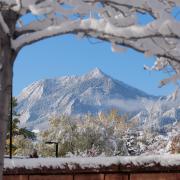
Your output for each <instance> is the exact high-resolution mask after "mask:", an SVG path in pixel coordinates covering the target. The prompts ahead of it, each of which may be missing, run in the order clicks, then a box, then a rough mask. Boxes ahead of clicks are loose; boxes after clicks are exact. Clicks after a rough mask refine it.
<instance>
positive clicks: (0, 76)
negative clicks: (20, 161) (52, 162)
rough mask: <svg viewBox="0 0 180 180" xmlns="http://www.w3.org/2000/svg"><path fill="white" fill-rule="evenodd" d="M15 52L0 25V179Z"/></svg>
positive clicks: (0, 179)
mask: <svg viewBox="0 0 180 180" xmlns="http://www.w3.org/2000/svg"><path fill="white" fill-rule="evenodd" d="M14 59H15V52H13V50H12V49H11V44H10V38H9V36H8V35H7V34H5V33H4V32H3V30H2V28H1V27H0V180H2V174H3V164H4V149H5V141H6V131H7V122H8V118H9V112H10V104H11V90H12V76H13V62H14Z"/></svg>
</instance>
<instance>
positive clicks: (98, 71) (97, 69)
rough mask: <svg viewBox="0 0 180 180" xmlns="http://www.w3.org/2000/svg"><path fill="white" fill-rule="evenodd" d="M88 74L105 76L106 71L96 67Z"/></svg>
mask: <svg viewBox="0 0 180 180" xmlns="http://www.w3.org/2000/svg"><path fill="white" fill-rule="evenodd" d="M87 75H88V76H91V77H102V76H104V73H103V72H102V71H101V70H100V69H99V68H97V67H96V68H94V69H92V70H91V71H90V72H89V73H88V74H87Z"/></svg>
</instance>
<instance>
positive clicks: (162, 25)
mask: <svg viewBox="0 0 180 180" xmlns="http://www.w3.org/2000/svg"><path fill="white" fill-rule="evenodd" d="M1 1H2V2H5V1H4V0H0V2H1ZM13 2H14V4H15V5H14V6H12V10H14V11H16V12H19V14H20V19H19V21H18V22H21V24H20V26H18V25H17V27H16V31H15V36H14V38H13V40H12V48H13V49H14V50H16V51H18V50H20V49H21V48H22V47H24V46H25V45H28V44H31V43H33V42H36V41H39V40H41V39H44V38H48V37H52V36H57V35H62V34H68V33H72V34H77V35H79V33H81V34H83V37H84V36H90V37H94V38H98V39H101V40H105V41H109V42H110V43H112V50H113V51H123V50H124V49H123V48H122V47H121V46H125V47H127V48H132V49H135V50H137V51H139V52H142V53H144V55H145V56H155V57H157V61H156V64H155V65H154V66H153V67H152V68H149V69H151V70H163V69H164V68H166V67H167V66H172V68H173V69H174V72H175V73H176V74H179V73H180V67H179V65H178V64H180V51H179V48H180V22H179V21H178V20H177V19H176V17H175V15H174V14H173V10H174V8H180V1H179V0H163V1H162V0H151V1H149V0H138V1H134V0H129V1H127V0H32V1H29V0H23V1H22V0H16V1H15V0H14V1H13ZM26 14H28V15H29V14H30V15H31V17H32V21H30V22H29V23H28V24H27V23H25V22H23V21H26V20H25V19H26V18H22V17H23V16H25V15H26ZM142 14H143V15H149V16H151V18H152V20H151V21H150V22H146V23H144V24H141V23H139V22H140V19H141V16H142ZM146 69H148V68H147V67H146ZM178 77H179V76H178V75H176V76H175V77H174V78H173V79H177V78H178ZM163 82H169V80H168V81H167V80H166V81H163Z"/></svg>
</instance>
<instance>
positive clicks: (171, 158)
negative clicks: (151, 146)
mask: <svg viewBox="0 0 180 180" xmlns="http://www.w3.org/2000/svg"><path fill="white" fill-rule="evenodd" d="M113 165H117V166H123V167H134V166H137V167H138V166H139V167H140V166H141V167H142V166H144V167H153V166H156V165H158V166H161V167H173V166H176V167H177V166H178V167H180V155H151V156H124V157H122V156H117V157H89V158H79V157H75V158H74V157H73V158H37V159H35V158H33V159H5V163H4V170H7V169H8V170H10V169H14V168H17V169H18V168H21V169H23V168H24V169H26V170H31V169H37V168H39V169H42V168H51V169H52V168H53V169H69V170H74V169H77V167H78V168H80V169H82V170H83V169H100V168H102V167H110V166H113Z"/></svg>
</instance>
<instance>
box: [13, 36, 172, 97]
mask: <svg viewBox="0 0 180 180" xmlns="http://www.w3.org/2000/svg"><path fill="white" fill-rule="evenodd" d="M153 62H154V58H146V57H144V55H143V54H140V53H137V52H135V51H133V50H128V51H127V52H124V53H113V52H112V51H111V46H110V44H109V43H106V42H101V41H99V40H95V39H87V38H84V39H80V40H79V39H77V38H76V37H75V36H74V35H65V36H59V37H54V38H49V39H47V40H43V41H40V42H37V43H35V44H33V45H30V46H27V47H25V48H23V49H22V50H21V52H20V53H19V55H18V57H17V59H16V62H15V67H14V95H15V96H16V95H18V94H19V93H20V91H21V90H22V89H23V88H24V87H26V86H27V85H29V84H30V83H32V82H34V81H36V80H40V79H44V78H52V77H59V76H64V75H82V74H85V73H87V72H88V71H90V70H92V69H93V68H95V67H98V68H100V69H101V70H102V71H103V72H105V73H106V74H108V75H110V76H112V77H114V78H116V79H118V80H121V81H123V82H125V83H127V84H129V85H131V86H134V87H136V88H139V89H141V90H144V91H145V92H148V93H150V94H154V95H166V94H169V93H171V92H172V91H173V90H174V88H175V87H174V86H173V85H169V86H166V87H164V88H158V83H159V81H160V80H161V79H163V78H165V77H166V76H167V74H165V73H162V72H151V73H150V72H147V71H145V70H144V69H143V65H144V64H146V65H152V64H153Z"/></svg>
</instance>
